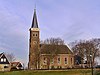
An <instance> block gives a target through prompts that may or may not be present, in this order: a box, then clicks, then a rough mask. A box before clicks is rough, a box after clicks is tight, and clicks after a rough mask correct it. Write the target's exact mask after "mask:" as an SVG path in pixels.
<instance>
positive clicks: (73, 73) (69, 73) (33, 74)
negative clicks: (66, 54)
mask: <svg viewBox="0 0 100 75" xmlns="http://www.w3.org/2000/svg"><path fill="white" fill-rule="evenodd" d="M0 75H91V70H79V69H77V70H76V69H75V70H62V71H61V70H60V71H58V70H55V71H53V70H52V71H47V70H40V71H11V72H1V73H0ZM98 75H100V73H99V74H98Z"/></svg>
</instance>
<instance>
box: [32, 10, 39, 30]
mask: <svg viewBox="0 0 100 75" xmlns="http://www.w3.org/2000/svg"><path fill="white" fill-rule="evenodd" d="M31 28H38V22H37V16H36V9H34V15H33V21H32V27H31Z"/></svg>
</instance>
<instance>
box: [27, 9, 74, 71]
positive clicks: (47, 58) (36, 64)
mask: <svg viewBox="0 0 100 75" xmlns="http://www.w3.org/2000/svg"><path fill="white" fill-rule="evenodd" d="M29 31H30V39H29V63H28V68H29V69H64V68H73V67H74V55H73V53H72V51H71V50H70V49H69V47H68V46H67V45H58V46H57V48H58V49H59V52H58V54H57V55H55V56H54V57H51V54H50V51H51V50H52V45H50V44H47V45H43V44H40V29H39V26H38V20H37V15H36V9H34V15H33V20H32V25H31V28H30V29H29ZM52 51H53V50H52Z"/></svg>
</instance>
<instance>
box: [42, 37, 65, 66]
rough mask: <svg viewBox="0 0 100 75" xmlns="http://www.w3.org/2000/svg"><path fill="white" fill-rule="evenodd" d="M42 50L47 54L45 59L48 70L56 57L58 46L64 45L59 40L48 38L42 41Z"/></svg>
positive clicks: (62, 41)
mask: <svg viewBox="0 0 100 75" xmlns="http://www.w3.org/2000/svg"><path fill="white" fill-rule="evenodd" d="M42 44H43V46H42V48H43V49H44V51H45V53H46V54H48V55H47V56H46V57H47V65H48V68H50V63H51V62H52V60H53V58H54V57H55V56H57V54H58V53H59V48H58V47H59V45H64V40H62V39H61V38H49V39H46V40H44V41H42Z"/></svg>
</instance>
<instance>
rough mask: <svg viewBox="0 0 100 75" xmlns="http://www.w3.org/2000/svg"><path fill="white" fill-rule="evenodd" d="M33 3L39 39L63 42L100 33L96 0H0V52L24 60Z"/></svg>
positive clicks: (94, 36)
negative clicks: (53, 39) (59, 39)
mask: <svg viewBox="0 0 100 75" xmlns="http://www.w3.org/2000/svg"><path fill="white" fill-rule="evenodd" d="M35 4H36V9H37V17H38V22H39V28H40V33H41V34H40V36H41V37H40V39H41V40H44V39H46V38H49V37H61V38H62V39H64V40H65V42H66V44H67V43H70V42H72V41H74V40H79V39H91V38H99V37H100V30H99V29H100V21H99V20H100V0H0V52H6V53H13V54H14V55H15V56H16V58H17V60H19V61H22V62H23V61H24V62H27V60H28V50H29V49H28V43H29V42H28V41H29V28H30V27H31V23H32V17H33V12H34V8H35Z"/></svg>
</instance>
